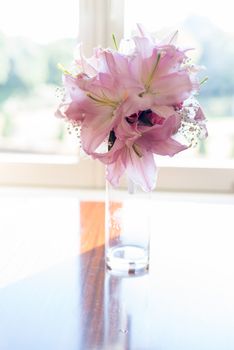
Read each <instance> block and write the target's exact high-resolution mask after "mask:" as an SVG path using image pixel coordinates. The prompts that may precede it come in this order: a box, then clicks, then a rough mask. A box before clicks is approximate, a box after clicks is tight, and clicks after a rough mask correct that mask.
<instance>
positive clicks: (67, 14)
mask: <svg viewBox="0 0 234 350" xmlns="http://www.w3.org/2000/svg"><path fill="white" fill-rule="evenodd" d="M2 1H3V2H2V3H1V11H0V31H2V32H4V33H5V34H7V35H10V36H16V35H19V36H25V37H29V38H31V39H33V40H34V41H36V42H41V43H46V42H49V41H51V40H54V39H59V38H63V37H71V38H76V37H77V35H78V7H79V6H78V1H79V0H59V1H58V0H40V1H39V0H20V1H17V0H2ZM96 1H98V0H96ZM125 1H126V21H125V23H126V29H125V33H128V31H130V30H132V29H133V28H135V23H136V22H140V23H143V24H145V25H146V26H147V28H148V29H149V30H155V29H158V30H159V29H160V28H164V27H173V28H174V27H176V26H177V25H178V23H179V22H180V21H182V20H183V19H184V18H186V17H187V16H188V15H189V14H198V15H202V16H206V17H208V18H209V19H210V20H211V21H212V22H214V23H215V24H216V25H218V26H219V27H220V28H221V29H223V30H224V31H226V32H234V25H233V11H232V9H231V0H222V1H219V2H215V1H212V0H195V1H193V2H191V1H189V0H176V1H172V0H163V1H159V0H125Z"/></svg>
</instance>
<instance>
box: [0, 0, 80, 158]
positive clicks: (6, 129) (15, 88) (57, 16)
mask: <svg viewBox="0 0 234 350" xmlns="http://www.w3.org/2000/svg"><path fill="white" fill-rule="evenodd" d="M77 35H78V0H60V1H56V0H48V1H35V0H20V1H15V0H7V1H4V2H3V3H2V6H1V11H0V55H1V59H0V62H1V69H0V151H10V152H32V153H56V152H59V153H61V152H70V151H71V150H73V151H74V150H75V148H74V145H72V146H71V143H73V142H72V138H70V137H68V133H67V132H66V127H65V126H64V122H62V121H60V120H58V119H56V118H55V117H54V112H55V108H56V106H57V105H58V102H59V100H58V98H57V97H56V95H57V91H56V88H57V87H58V86H61V72H59V70H58V68H57V64H58V63H62V64H64V65H65V66H66V64H70V62H71V60H72V54H73V49H74V47H75V44H76V37H77Z"/></svg>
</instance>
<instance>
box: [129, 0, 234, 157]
mask: <svg viewBox="0 0 234 350" xmlns="http://www.w3.org/2000/svg"><path fill="white" fill-rule="evenodd" d="M135 23H142V24H143V25H145V26H146V28H148V29H149V31H150V32H151V33H154V34H155V35H158V36H161V37H165V36H167V35H169V34H170V33H173V32H174V31H176V30H178V31H179V36H178V44H179V45H180V46H182V47H185V48H193V47H194V48H195V50H194V51H193V50H191V51H190V52H189V56H190V57H191V58H192V59H193V61H194V62H196V63H197V64H199V65H203V66H205V67H206V69H205V70H204V71H202V72H201V73H202V76H203V77H204V76H208V77H209V80H208V82H207V83H206V85H205V86H203V87H202V88H201V93H200V96H199V101H200V102H201V104H202V106H203V108H204V110H205V114H206V116H207V119H208V130H209V137H208V139H207V140H205V141H204V142H201V143H200V144H199V147H197V148H196V149H194V151H193V156H194V157H196V158H200V159H206V160H213V161H216V162H217V161H218V162H220V163H222V162H223V161H225V160H231V159H232V160H234V100H233V95H234V76H233V74H230V72H232V71H233V70H234V44H233V37H234V27H233V16H232V11H231V2H230V0H224V1H223V2H222V3H217V4H215V3H214V2H212V1H210V0H208V1H205V2H204V1H203V0H197V1H195V2H193V3H192V4H190V5H189V6H188V2H187V1H185V0H178V1H176V2H171V1H167V0H166V1H163V2H160V5H159V4H158V3H157V2H156V1H154V0H144V1H143V0H140V1H134V0H126V1H125V24H124V31H125V35H127V36H129V35H130V34H131V33H132V31H133V29H134V28H135ZM201 79H202V77H201ZM177 158H180V159H181V158H182V159H184V158H185V159H187V158H191V152H184V153H183V154H182V153H181V155H180V156H179V157H177Z"/></svg>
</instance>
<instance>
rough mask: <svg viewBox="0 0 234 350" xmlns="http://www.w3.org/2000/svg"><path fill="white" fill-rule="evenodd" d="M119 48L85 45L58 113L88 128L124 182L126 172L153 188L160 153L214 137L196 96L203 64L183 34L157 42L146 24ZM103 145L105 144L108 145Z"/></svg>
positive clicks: (85, 134)
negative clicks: (87, 51) (184, 44)
mask: <svg viewBox="0 0 234 350" xmlns="http://www.w3.org/2000/svg"><path fill="white" fill-rule="evenodd" d="M138 30H139V35H137V36H134V37H132V38H131V39H128V40H122V41H121V42H120V45H119V47H117V44H116V40H115V38H114V42H115V46H116V49H115V50H112V49H102V48H96V49H95V50H94V55H93V56H92V57H91V58H89V59H87V58H85V57H84V56H83V54H82V51H81V47H80V50H79V55H78V56H79V57H77V58H76V59H75V61H74V64H73V68H72V71H71V72H69V71H67V70H63V78H64V87H65V93H64V97H63V100H62V102H61V104H60V106H59V108H58V110H57V113H56V114H57V115H58V116H60V117H63V118H65V120H67V121H68V122H70V123H71V124H72V125H73V126H74V127H76V128H77V127H78V128H79V130H80V139H81V147H82V149H83V150H84V151H85V153H87V154H88V155H90V156H91V157H93V158H94V159H99V160H100V161H101V162H103V163H104V164H105V165H106V167H107V179H108V181H109V182H110V183H111V184H112V185H113V186H117V185H118V183H119V179H120V178H121V176H122V175H123V174H124V173H125V172H126V173H127V175H128V177H129V178H130V179H131V180H132V181H133V182H134V183H136V184H137V185H139V186H141V187H142V188H143V190H145V191H151V190H152V189H153V188H154V187H155V181H156V164H155V159H154V155H155V154H158V155H168V156H173V155H175V154H176V153H178V152H180V151H183V150H185V149H188V148H189V147H191V146H192V145H194V144H196V143H197V141H198V140H199V139H202V138H205V137H206V136H207V129H206V125H205V117H204V114H203V112H202V109H201V107H200V105H199V103H198V102H197V100H196V98H195V96H196V95H197V94H198V92H199V89H200V85H201V84H202V82H204V80H203V81H202V82H199V81H198V77H197V73H198V71H199V69H200V68H199V67H197V66H195V65H193V64H191V63H190V60H189V59H188V57H187V55H186V53H187V51H188V50H181V49H179V48H178V47H176V46H175V44H174V41H175V37H176V35H173V36H172V38H171V39H168V40H167V42H165V40H164V41H162V42H155V41H154V40H153V39H152V38H151V37H150V36H149V35H148V34H147V33H145V32H144V31H143V29H142V27H140V26H138ZM103 145H105V147H104V148H103Z"/></svg>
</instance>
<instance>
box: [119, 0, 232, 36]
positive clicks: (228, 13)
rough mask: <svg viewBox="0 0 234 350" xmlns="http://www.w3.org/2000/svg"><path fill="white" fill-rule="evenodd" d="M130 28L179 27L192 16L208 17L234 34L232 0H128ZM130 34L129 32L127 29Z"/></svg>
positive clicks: (126, 0)
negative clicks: (144, 26)
mask: <svg viewBox="0 0 234 350" xmlns="http://www.w3.org/2000/svg"><path fill="white" fill-rule="evenodd" d="M125 2H126V17H125V18H126V20H125V22H126V26H127V27H128V28H129V29H128V30H127V32H128V31H129V30H130V27H134V25H135V23H136V22H140V23H143V24H144V25H146V26H147V28H148V29H149V30H150V31H151V30H160V29H161V28H164V27H176V26H178V25H179V23H180V22H181V21H183V20H184V19H185V18H186V17H187V16H189V15H191V14H193V15H194V14H195V15H199V16H204V17H207V18H209V20H210V21H211V22H213V23H215V24H216V25H217V26H218V27H220V28H221V29H222V30H223V31H225V32H230V33H234V24H233V11H232V7H233V5H232V0H222V1H214V0H194V1H190V0H175V1H173V0H162V1H159V0H125ZM125 32H126V30H125Z"/></svg>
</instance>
